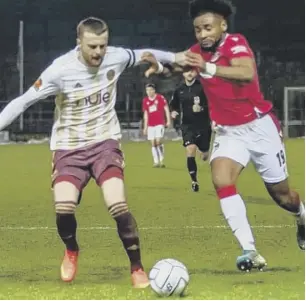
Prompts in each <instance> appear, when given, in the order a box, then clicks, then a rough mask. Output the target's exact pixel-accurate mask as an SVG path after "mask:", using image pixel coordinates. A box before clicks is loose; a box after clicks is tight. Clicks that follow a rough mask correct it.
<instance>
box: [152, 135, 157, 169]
mask: <svg viewBox="0 0 306 301" xmlns="http://www.w3.org/2000/svg"><path fill="white" fill-rule="evenodd" d="M151 145H152V157H153V162H154V163H153V167H159V156H158V148H157V144H156V140H155V139H153V140H151Z"/></svg>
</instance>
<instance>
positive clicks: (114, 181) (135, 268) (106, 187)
mask: <svg viewBox="0 0 306 301" xmlns="http://www.w3.org/2000/svg"><path fill="white" fill-rule="evenodd" d="M99 183H101V189H102V192H103V195H104V200H105V203H106V206H107V207H108V210H109V213H110V215H111V216H112V217H113V218H114V220H115V221H116V223H117V230H118V235H119V237H120V239H121V241H122V244H123V247H124V249H125V251H126V253H127V255H128V257H129V260H130V264H131V277H132V284H133V287H134V288H145V287H147V286H149V280H148V277H147V274H146V273H145V272H144V269H143V265H142V262H141V256H140V242H139V234H138V229H137V224H136V221H135V219H134V217H133V215H132V214H131V213H130V211H129V208H128V205H127V203H126V198H125V191H124V182H123V173H122V170H120V169H119V168H118V167H115V166H111V167H109V168H108V169H107V170H106V171H105V172H104V173H103V175H102V176H101V178H100V179H99Z"/></svg>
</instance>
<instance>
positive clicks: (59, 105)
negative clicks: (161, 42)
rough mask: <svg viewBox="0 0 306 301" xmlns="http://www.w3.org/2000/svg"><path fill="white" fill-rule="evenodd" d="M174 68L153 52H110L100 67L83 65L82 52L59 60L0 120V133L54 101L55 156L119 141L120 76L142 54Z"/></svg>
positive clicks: (163, 54)
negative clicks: (33, 107)
mask: <svg viewBox="0 0 306 301" xmlns="http://www.w3.org/2000/svg"><path fill="white" fill-rule="evenodd" d="M146 51H148V52H151V53H153V54H154V55H155V57H156V58H157V60H159V61H162V62H165V63H173V62H174V61H175V55H174V53H171V52H164V51H160V50H154V49H142V50H130V49H125V48H119V47H110V46H109V47H107V51H106V54H105V56H104V58H103V62H102V64H101V66H100V67H96V68H92V67H88V66H86V65H84V64H82V63H81V62H80V60H79V58H78V56H79V50H78V47H77V48H75V49H73V50H71V51H69V52H68V53H66V54H64V55H63V56H61V57H59V58H57V59H56V60H55V61H54V62H53V63H52V64H51V65H50V66H49V67H48V68H47V69H46V70H45V71H44V72H43V73H42V74H41V76H40V77H39V79H38V80H37V81H36V82H35V83H34V85H33V87H31V88H30V89H29V90H28V91H27V92H26V93H25V94H24V95H22V96H20V97H18V98H16V99H14V100H13V101H11V102H10V103H9V104H8V105H7V107H6V108H5V109H4V110H3V111H2V112H1V114H0V131H1V130H2V129H3V128H5V127H6V126H8V125H9V124H10V123H11V122H12V121H13V120H14V119H15V118H16V117H18V116H19V115H20V114H21V113H22V112H23V111H25V110H26V109H27V108H28V107H29V106H31V105H32V104H34V103H35V102H37V101H38V100H39V99H45V98H47V97H48V96H51V95H55V96H56V109H55V122H54V125H53V128H52V136H51V143H50V148H51V150H59V149H63V150H69V149H76V148H80V147H84V146H87V145H90V144H92V143H96V142H100V141H104V140H106V139H117V140H118V139H120V138H121V130H120V124H119V121H118V118H117V114H116V111H115V104H116V97H117V82H118V79H119V76H120V74H121V73H122V72H123V71H124V70H125V69H126V68H127V67H131V66H133V65H135V64H137V63H139V62H140V61H141V55H142V54H143V53H144V52H146Z"/></svg>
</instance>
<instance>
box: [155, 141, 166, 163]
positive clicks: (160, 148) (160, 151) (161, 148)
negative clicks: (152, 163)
mask: <svg viewBox="0 0 306 301" xmlns="http://www.w3.org/2000/svg"><path fill="white" fill-rule="evenodd" d="M157 151H158V156H159V161H160V162H162V161H163V160H164V151H165V149H164V145H163V144H161V145H159V146H157Z"/></svg>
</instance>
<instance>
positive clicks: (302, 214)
mask: <svg viewBox="0 0 306 301" xmlns="http://www.w3.org/2000/svg"><path fill="white" fill-rule="evenodd" d="M296 219H297V222H298V224H299V225H305V207H304V204H303V202H301V203H300V211H299V212H298V213H297V214H296Z"/></svg>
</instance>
